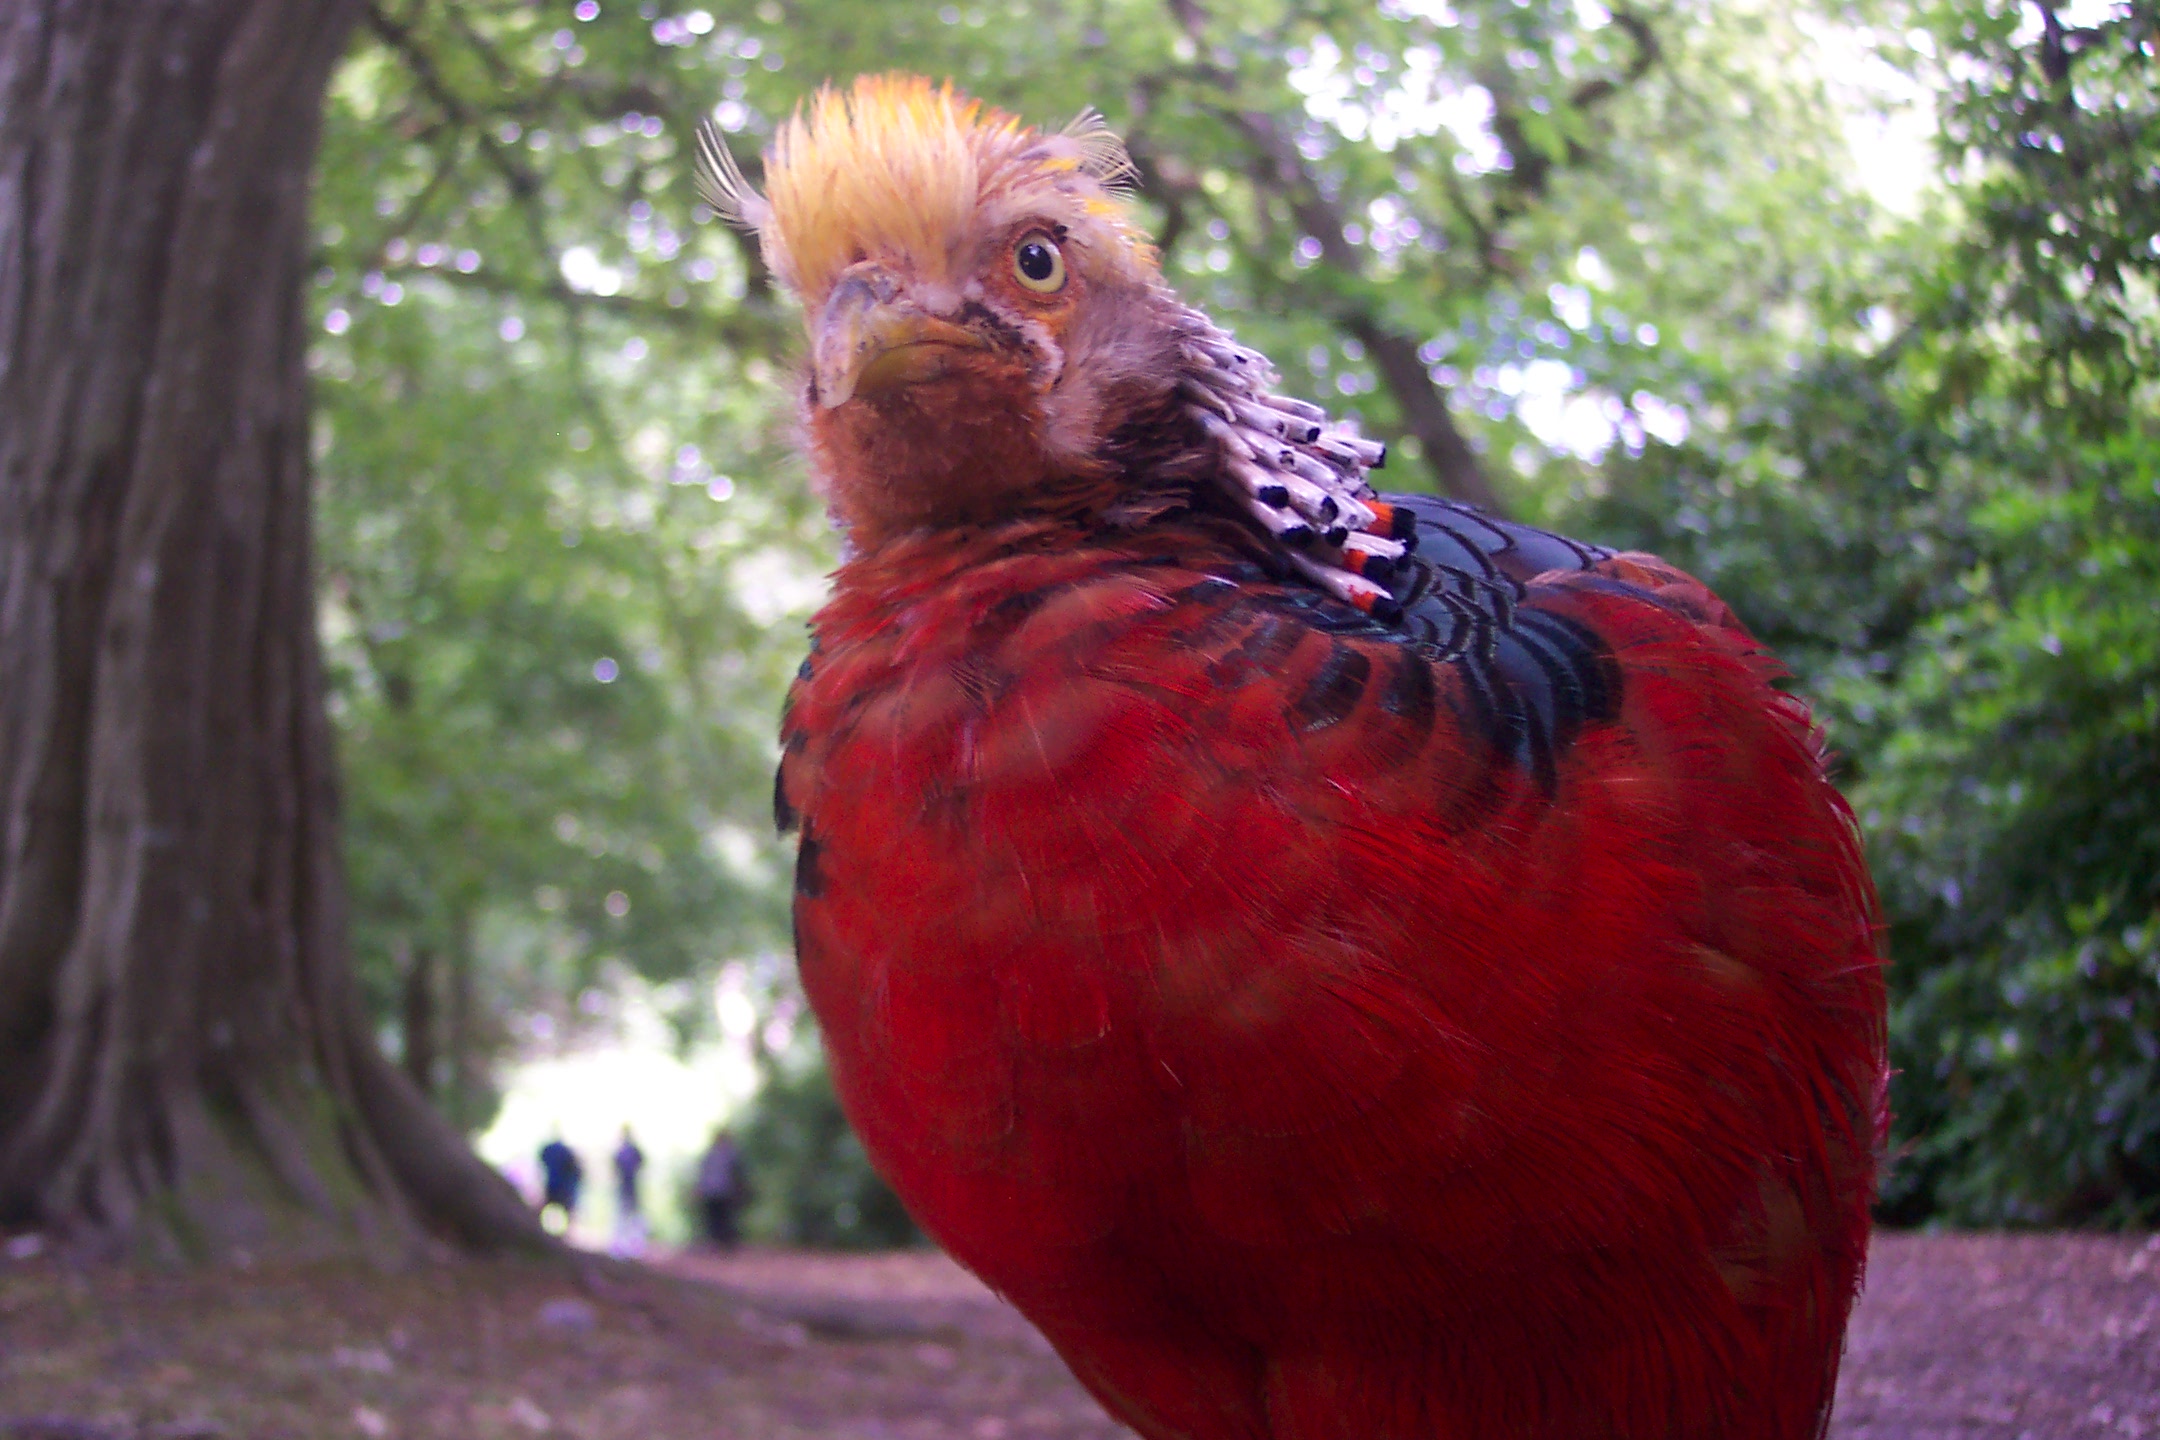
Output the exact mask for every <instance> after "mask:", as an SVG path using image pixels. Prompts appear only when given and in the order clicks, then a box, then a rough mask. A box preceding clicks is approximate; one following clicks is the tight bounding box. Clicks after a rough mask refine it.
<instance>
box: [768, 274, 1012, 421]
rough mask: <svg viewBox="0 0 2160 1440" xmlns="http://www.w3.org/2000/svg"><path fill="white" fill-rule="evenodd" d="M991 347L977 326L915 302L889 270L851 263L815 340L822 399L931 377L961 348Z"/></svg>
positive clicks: (837, 399) (814, 368) (813, 356)
mask: <svg viewBox="0 0 2160 1440" xmlns="http://www.w3.org/2000/svg"><path fill="white" fill-rule="evenodd" d="M987 347H988V342H987V341H985V340H984V339H983V338H982V337H981V336H980V335H977V334H976V333H975V332H974V331H972V330H968V329H965V328H963V327H962V326H959V325H955V324H953V323H952V322H951V321H949V320H940V319H939V318H938V317H937V316H935V315H931V314H927V313H925V312H924V311H922V310H919V309H917V308H916V307H915V306H914V305H912V304H910V303H909V302H908V301H907V300H906V299H905V298H904V297H903V296H902V295H901V293H900V285H899V282H898V281H897V280H896V279H894V277H893V276H892V275H891V274H890V273H888V272H885V271H881V270H870V271H869V272H868V273H863V272H862V271H861V270H851V271H849V272H848V273H847V274H845V275H843V276H842V277H841V279H840V283H839V284H837V285H835V286H833V290H832V294H830V295H829V296H827V297H826V299H825V309H824V311H823V312H822V313H821V314H820V315H819V316H818V322H817V329H816V332H815V334H814V335H813V336H812V339H811V346H810V362H811V373H812V375H813V377H814V378H815V380H816V382H817V397H818V404H820V405H822V406H824V407H825V408H826V409H827V410H831V409H833V408H835V407H837V406H840V405H845V404H846V403H847V402H848V401H849V400H851V399H853V398H854V397H855V396H857V395H874V394H876V393H877V392H878V391H881V390H889V389H891V388H893V387H894V386H896V385H912V384H915V383H917V382H919V381H923V380H930V379H934V378H935V377H937V376H939V375H942V374H944V373H945V372H946V370H947V369H949V368H950V367H951V363H952V359H953V356H954V353H955V352H956V351H960V350H982V349H986V348H987Z"/></svg>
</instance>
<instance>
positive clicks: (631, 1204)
mask: <svg viewBox="0 0 2160 1440" xmlns="http://www.w3.org/2000/svg"><path fill="white" fill-rule="evenodd" d="M644 1169H645V1152H644V1151H643V1150H640V1149H639V1148H638V1143H637V1139H636V1137H635V1136H633V1135H632V1134H631V1133H630V1127H629V1126H628V1125H625V1126H623V1127H622V1143H621V1144H620V1145H617V1146H616V1147H615V1243H614V1244H613V1246H612V1247H610V1248H612V1249H613V1250H614V1252H615V1253H616V1254H617V1255H619V1256H626V1255H639V1254H643V1253H644V1250H645V1212H644V1208H643V1206H642V1205H641V1204H640V1203H639V1200H638V1176H639V1175H640V1174H641V1173H642V1172H643V1171H644Z"/></svg>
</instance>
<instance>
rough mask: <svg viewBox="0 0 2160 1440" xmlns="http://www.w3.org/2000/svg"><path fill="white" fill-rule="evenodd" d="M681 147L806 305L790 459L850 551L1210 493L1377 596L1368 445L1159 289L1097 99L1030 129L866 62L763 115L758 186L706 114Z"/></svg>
mask: <svg viewBox="0 0 2160 1440" xmlns="http://www.w3.org/2000/svg"><path fill="white" fill-rule="evenodd" d="M701 142H702V155H703V167H702V171H701V181H702V186H703V193H704V195H705V198H706V199H707V201H708V202H709V203H710V204H711V205H712V206H713V208H714V209H715V210H716V211H718V212H719V213H720V214H721V215H722V216H723V217H725V218H727V219H729V220H731V221H733V222H735V223H737V224H740V225H743V226H745V227H747V228H750V229H753V230H755V231H756V232H757V235H758V239H759V247H760V252H761V254H762V255H763V257H764V260H765V263H766V265H767V266H768V268H770V269H771V271H772V273H773V274H774V275H775V276H776V277H777V278H778V280H779V281H780V283H781V284H782V285H783V286H785V287H786V288H787V289H788V290H789V291H791V292H792V293H793V294H794V295H795V296H796V298H797V299H798V300H800V302H801V304H802V307H803V316H804V324H805V327H806V329H807V339H808V352H809V363H808V366H807V367H806V374H805V376H804V379H803V382H802V383H803V392H802V393H803V409H804V414H805V418H806V429H807V433H808V440H809V448H810V452H811V459H812V463H813V467H814V469H815V470H816V472H817V475H818V478H819V480H820V483H821V484H822V486H823V488H824V491H825V496H826V499H827V502H828V503H829V504H830V506H831V507H832V510H833V513H834V515H835V517H836V518H837V519H838V520H839V521H840V523H841V524H842V525H843V526H845V527H846V528H847V530H848V533H849V536H850V539H851V541H852V542H853V543H854V544H855V545H856V546H858V547H864V548H872V547H875V546H877V545H879V544H881V543H882V542H883V541H884V540H886V539H889V538H891V537H893V536H896V535H900V534H906V533H910V532H913V531H918V530H922V529H925V528H933V527H940V526H954V525H980V524H990V523H995V522H998V521H1000V520H1003V519H1008V518H1014V517H1018V516H1022V515H1028V514H1051V515H1072V516H1086V515H1093V516H1097V517H1108V518H1109V519H1111V520H1112V521H1113V523H1114V522H1115V520H1116V518H1117V517H1119V516H1135V515H1146V514H1153V513H1160V512H1161V511H1162V510H1163V509H1165V508H1169V507H1174V506H1179V505H1198V506H1211V507H1215V508H1223V507H1225V506H1227V507H1228V509H1229V511H1230V513H1231V514H1232V515H1233V516H1234V517H1235V518H1237V519H1239V520H1240V521H1242V522H1244V523H1245V524H1246V525H1248V526H1249V527H1251V528H1253V529H1255V530H1256V531H1258V532H1259V534H1260V536H1261V538H1262V539H1263V540H1264V541H1266V542H1267V543H1269V544H1270V545H1275V546H1280V547H1282V548H1283V549H1284V550H1286V551H1288V552H1290V557H1291V558H1292V559H1293V562H1294V563H1296V564H1298V566H1299V568H1300V569H1303V570H1306V571H1308V572H1309V573H1311V574H1313V576H1314V578H1322V577H1323V576H1324V577H1325V578H1324V579H1323V580H1322V583H1324V584H1325V585H1326V586H1327V588H1329V589H1331V590H1333V591H1334V592H1336V593H1337V594H1339V595H1341V596H1342V597H1343V598H1346V599H1352V600H1353V601H1356V602H1357V603H1360V604H1361V606H1362V608H1367V609H1372V608H1375V607H1376V606H1378V607H1379V608H1386V605H1387V603H1388V602H1387V597H1386V595H1385V592H1384V590H1383V589H1382V587H1381V586H1379V585H1377V584H1374V583H1371V580H1370V579H1365V578H1361V577H1360V574H1359V572H1360V570H1371V571H1374V572H1378V571H1381V570H1384V568H1385V564H1386V560H1387V558H1388V556H1389V555H1390V554H1391V553H1392V554H1400V553H1401V552H1400V546H1399V544H1398V543H1397V542H1396V539H1395V538H1394V537H1393V535H1392V529H1393V526H1392V524H1391V522H1390V519H1389V517H1388V516H1387V514H1386V513H1385V507H1376V506H1375V505H1373V504H1371V503H1368V500H1369V497H1370V495H1371V492H1370V490H1369V489H1367V488H1366V486H1365V484H1364V478H1363V477H1364V471H1365V469H1366V468H1367V466H1369V465H1373V464H1376V463H1377V462H1378V460H1379V458H1380V447H1379V446H1377V445H1375V444H1373V443H1372V442H1370V441H1366V440H1363V439H1360V438H1359V437H1357V436H1356V435H1355V434H1354V433H1352V432H1350V431H1349V430H1348V428H1347V427H1343V426H1333V425H1329V424H1328V423H1326V416H1325V415H1324V414H1322V412H1320V411H1319V410H1318V409H1317V408H1315V407H1313V406H1310V405H1305V404H1303V403H1301V402H1298V401H1293V400H1287V399H1283V398H1281V397H1278V396H1276V395H1274V394H1273V393H1272V389H1273V385H1274V381H1275V375H1274V372H1273V371H1272V369H1271V368H1270V367H1269V366H1268V363H1267V361H1266V360H1265V359H1264V358H1263V357H1261V356H1260V355H1258V354H1257V353H1255V352H1253V351H1251V350H1248V349H1245V348H1244V347H1242V346H1239V345H1238V344H1236V342H1235V341H1233V340H1232V339H1231V338H1230V336H1229V335H1228V334H1227V333H1226V332H1225V331H1223V330H1222V329H1220V328H1218V327H1217V326H1216V325H1215V324H1214V323H1213V322H1212V321H1210V320H1209V319H1208V318H1207V317H1206V316H1205V315H1203V314H1201V313H1200V312H1199V311H1197V310H1194V309H1192V308H1190V307H1188V306H1186V305H1185V304H1183V303H1182V302H1181V301H1180V300H1179V299H1178V298H1177V296H1176V295H1175V294H1174V293H1173V292H1172V291H1171V290H1170V289H1169V287H1168V286H1167V285H1166V284H1165V283H1164V281H1163V278H1162V273H1161V269H1160V267H1159V264H1158V262H1157V259H1156V255H1155V251H1154V249H1153V247H1152V246H1151V245H1150V244H1149V243H1148V240H1147V238H1146V237H1145V236H1144V235H1143V234H1142V233H1141V232H1140V230H1139V229H1138V228H1137V226H1136V225H1135V223H1134V220H1133V217H1132V215H1131V212H1130V209H1129V207H1128V205H1127V200H1126V194H1125V186H1126V184H1127V182H1128V181H1129V180H1130V179H1131V177H1132V173H1133V172H1132V166H1131V163H1130V161H1129V160H1128V159H1127V156H1126V153H1125V150H1124V147H1123V145H1122V144H1120V143H1119V141H1118V140H1117V138H1116V137H1115V136H1114V135H1112V134H1111V133H1110V131H1109V130H1108V128H1107V127H1106V126H1105V125H1104V123H1103V121H1102V120H1101V119H1100V117H1098V116H1096V115H1095V114H1094V113H1093V112H1086V113H1083V114H1082V115H1081V116H1080V118H1078V119H1077V120H1075V121H1073V122H1072V123H1071V124H1069V125H1066V126H1065V127H1063V128H1062V129H1059V130H1054V131H1045V130H1039V129H1036V128H1033V127H1031V126H1029V125H1026V124H1024V123H1022V122H1021V121H1019V120H1017V119H1015V118H1014V117H1012V116H1010V115H1006V114H1004V113H1002V112H1000V111H997V110H994V109H990V108H988V107H986V106H984V105H982V104H980V103H979V102H977V101H974V100H971V99H968V98H967V97H965V96H962V95H960V94H958V93H956V92H955V91H954V90H953V89H952V88H951V87H950V86H949V85H948V86H941V85H933V84H932V83H931V82H929V81H927V80H924V79H920V78H918V77H914V76H905V75H887V76H866V77H863V78H862V79H859V80H857V81H856V82H855V84H854V85H853V87H852V88H850V89H848V90H845V91H839V90H831V89H827V90H825V91H823V92H821V93H820V94H819V95H818V96H817V97H816V98H815V99H814V100H813V101H811V102H810V104H809V105H808V106H807V107H806V108H805V109H803V110H801V111H799V112H798V113H797V114H796V115H795V116H794V117H793V118H792V119H790V120H788V121H787V122H786V123H785V124H783V125H782V126H781V127H780V129H779V131H778V133H777V134H776V136H775V138H774V140H773V143H772V145H771V147H770V148H769V149H768V150H767V152H766V154H765V167H764V183H765V189H764V192H763V193H762V194H761V193H759V192H758V191H757V190H755V189H753V188H752V187H751V185H750V184H749V183H748V181H747V180H746V179H745V178H744V176H743V174H742V171H741V170H740V169H739V168H738V167H737V165H736V164H735V162H734V159H733V157H732V156H730V155H729V154H728V152H727V149H726V147H725V146H724V145H723V144H721V142H720V140H719V138H718V137H717V136H716V135H714V134H713V133H712V131H711V130H710V129H709V128H708V129H707V130H705V131H704V132H703V134H702V136H701ZM1364 532H1371V533H1364ZM1358 557H1369V558H1367V559H1361V558H1358ZM1373 578H1378V576H1377V574H1375V576H1374V577H1373Z"/></svg>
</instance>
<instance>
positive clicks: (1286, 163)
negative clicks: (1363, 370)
mask: <svg viewBox="0 0 2160 1440" xmlns="http://www.w3.org/2000/svg"><path fill="white" fill-rule="evenodd" d="M1167 3H1168V5H1169V7H1170V13H1171V14H1172V16H1173V17H1174V18H1175V19H1176V20H1177V22H1178V24H1179V26H1180V27H1181V28H1183V30H1184V31H1185V34H1186V35H1187V37H1189V38H1190V39H1191V40H1192V42H1193V45H1194V47H1195V48H1196V49H1198V50H1200V52H1201V53H1202V54H1205V53H1206V34H1205V31H1206V26H1207V18H1208V17H1207V11H1206V9H1205V8H1204V7H1203V6H1202V5H1201V3H1200V0H1167ZM1209 78H1210V80H1211V81H1212V83H1214V84H1215V85H1216V86H1217V88H1219V89H1222V90H1223V91H1224V92H1225V93H1226V94H1227V93H1229V92H1230V90H1231V83H1230V82H1231V77H1230V76H1228V75H1222V74H1215V73H1211V74H1210V76H1209ZM1224 114H1225V116H1226V118H1227V119H1228V120H1229V121H1230V123H1231V124H1232V125H1233V126H1234V127H1236V128H1237V129H1238V130H1239V131H1240V132H1242V133H1243V134H1244V135H1245V137H1246V139H1247V140H1248V141H1250V142H1251V143H1252V146H1253V148H1254V151H1255V156H1254V164H1253V166H1252V168H1251V174H1252V178H1253V183H1254V184H1255V185H1257V186H1259V187H1260V188H1261V190H1262V191H1263V192H1266V193H1271V194H1275V195H1278V196H1281V197H1282V198H1283V199H1284V200H1286V201H1287V202H1288V203H1289V205H1290V208H1291V212H1292V213H1293V214H1294V215H1295V216H1296V217H1297V223H1298V225H1299V226H1300V228H1302V229H1303V230H1304V231H1305V232H1306V233H1307V234H1309V235H1311V236H1313V237H1314V238H1315V239H1316V240H1318V241H1319V242H1320V254H1321V258H1322V259H1323V260H1325V261H1326V263H1327V264H1328V265H1329V266H1330V267H1332V268H1333V269H1334V270H1336V271H1337V272H1338V273H1340V274H1343V275H1347V276H1350V277H1352V278H1353V279H1362V278H1363V277H1364V275H1365V252H1364V251H1363V250H1361V249H1360V248H1358V247H1357V246H1355V245H1352V244H1351V243H1350V242H1349V240H1347V239H1346V238H1344V236H1343V227H1344V223H1345V222H1344V217H1343V214H1342V210H1341V208H1340V207H1339V206H1338V205H1337V204H1336V203H1335V202H1334V201H1333V200H1331V199H1329V198H1328V196H1327V193H1326V192H1325V191H1324V190H1323V189H1322V188H1321V186H1320V182H1319V179H1318V177H1317V176H1315V175H1314V174H1313V172H1312V169H1311V167H1310V166H1309V165H1307V164H1306V162H1305V157H1304V156H1303V155H1301V154H1299V153H1298V150H1297V147H1296V146H1295V145H1294V144H1292V143H1291V142H1290V140H1289V139H1288V137H1286V136H1285V135H1284V134H1283V133H1282V130H1281V128H1280V127H1279V126H1277V125H1276V123H1275V119H1274V117H1273V116H1271V115H1267V114H1264V113H1262V112H1259V111H1253V110H1245V109H1241V108H1238V107H1236V106H1234V105H1233V106H1230V107H1226V109H1225V111H1224ZM1330 308H1331V309H1332V310H1333V312H1334V314H1335V318H1336V320H1337V321H1338V323H1340V324H1341V325H1342V327H1343V329H1345V330H1347V331H1349V332H1350V334H1352V335H1354V336H1355V337H1357V340H1358V342H1359V343H1360V344H1362V345H1363V346H1364V347H1365V350H1366V353H1367V354H1368V355H1370V356H1371V357H1372V360H1373V363H1374V366H1375V367H1376V368H1377V369H1378V370H1379V371H1380V375H1381V378H1382V379H1383V380H1384V381H1385V382H1386V384H1387V387H1388V392H1389V394H1390V395H1392V396H1393V397H1394V400H1395V407H1396V409H1397V411H1398V412H1400V414H1401V416H1402V422H1403V428H1404V430H1405V431H1407V432H1408V433H1409V434H1412V435H1415V436H1416V437H1417V440H1418V444H1419V445H1420V446H1421V447H1422V448H1423V450H1424V452H1425V463H1426V465H1427V466H1428V467H1429V468H1430V469H1431V471H1432V475H1433V479H1434V481H1435V482H1436V483H1437V484H1438V485H1439V487H1440V489H1441V491H1442V493H1444V494H1447V495H1450V496H1453V497H1454V498H1455V499H1457V500H1462V501H1466V502H1468V503H1469V504H1472V505H1476V506H1479V507H1480V508H1482V509H1486V510H1490V511H1492V512H1493V513H1494V514H1502V513H1505V512H1504V510H1503V508H1502V506H1501V504H1500V497H1499V495H1498V494H1497V493H1496V492H1495V491H1494V489H1493V487H1492V482H1491V481H1490V480H1489V479H1487V478H1486V475H1485V471H1484V468H1483V467H1482V466H1481V465H1480V464H1479V463H1478V459H1477V454H1476V452H1475V451H1473V450H1472V449H1471V448H1470V442H1469V441H1468V440H1466V439H1464V438H1463V434H1462V431H1460V430H1459V429H1457V428H1456V425H1455V417H1454V416H1453V415H1452V414H1451V413H1449V410H1448V405H1447V392H1446V391H1445V390H1443V389H1442V388H1441V387H1440V385H1439V384H1438V383H1437V382H1436V381H1435V380H1434V379H1433V378H1432V375H1431V372H1430V371H1428V370H1427V369H1426V367H1425V363H1424V362H1423V361H1422V360H1420V359H1419V358H1418V353H1417V351H1418V340H1417V338H1416V337H1415V336H1410V335H1405V334H1403V333H1402V332H1400V331H1398V330H1396V329H1394V328H1393V327H1392V326H1390V325H1389V324H1388V323H1387V321H1386V320H1385V319H1384V318H1383V317H1382V315H1381V314H1380V311H1379V308H1378V307H1377V306H1375V305H1373V304H1372V303H1370V302H1369V301H1365V300H1361V299H1356V298H1352V297H1349V296H1342V295H1338V296H1336V297H1334V298H1333V300H1332V302H1331V306H1330Z"/></svg>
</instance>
